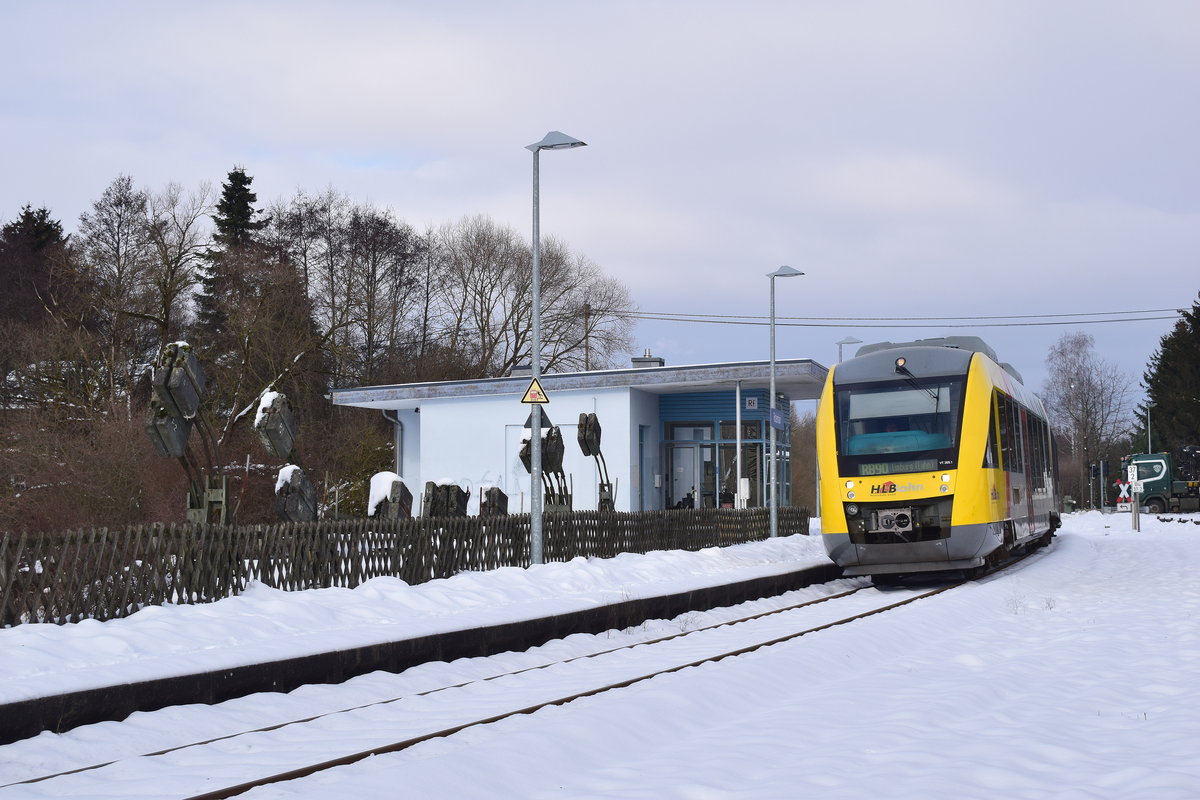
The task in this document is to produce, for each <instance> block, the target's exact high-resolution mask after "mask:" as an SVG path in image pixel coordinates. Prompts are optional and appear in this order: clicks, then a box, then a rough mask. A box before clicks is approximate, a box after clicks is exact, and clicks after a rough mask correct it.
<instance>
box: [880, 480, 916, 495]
mask: <svg viewBox="0 0 1200 800" xmlns="http://www.w3.org/2000/svg"><path fill="white" fill-rule="evenodd" d="M924 488H925V484H923V483H906V484H904V485H903V486H900V485H899V484H897V483H896V482H894V481H884V482H883V483H882V484H880V485H878V486H872V487H871V494H896V493H897V492H919V491H921V490H922V489H924Z"/></svg>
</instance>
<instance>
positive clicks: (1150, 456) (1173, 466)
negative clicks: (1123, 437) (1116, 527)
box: [1121, 445, 1200, 514]
mask: <svg viewBox="0 0 1200 800" xmlns="http://www.w3.org/2000/svg"><path fill="white" fill-rule="evenodd" d="M1177 455H1178V457H1175V456H1172V454H1171V453H1134V454H1133V455H1128V456H1124V457H1122V458H1121V471H1122V473H1124V477H1126V478H1129V477H1132V476H1131V475H1130V473H1129V468H1130V467H1136V468H1137V480H1139V481H1141V484H1142V491H1141V494H1140V496H1139V500H1140V502H1141V505H1142V506H1144V507H1145V509H1146V510H1147V511H1148V512H1149V513H1151V514H1162V513H1164V512H1168V511H1169V512H1172V513H1176V514H1178V513H1181V512H1184V511H1200V447H1197V446H1196V445H1188V446H1187V447H1183V448H1181V449H1180V451H1179V453H1178V454H1177Z"/></svg>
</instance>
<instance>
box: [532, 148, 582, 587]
mask: <svg viewBox="0 0 1200 800" xmlns="http://www.w3.org/2000/svg"><path fill="white" fill-rule="evenodd" d="M585 144H587V143H586V142H581V141H580V140H578V139H574V138H572V137H570V136H567V135H566V134H565V133H562V132H561V131H550V132H549V133H547V134H546V135H545V137H543V138H542V140H541V141H540V142H534V143H533V144H531V145H526V147H525V149H526V150H530V151H532V152H533V275H532V285H531V286H530V291H531V292H532V293H533V302H532V305H533V320H532V323H533V336H532V342H531V344H530V346H531V348H532V349H533V352H532V353H531V354H530V367H531V371H532V373H533V379H534V380H535V381H539V382H540V381H541V377H542V276H541V264H542V232H541V209H540V207H539V204H540V198H539V194H540V190H539V180H538V168H539V160H540V159H539V155H540V153H541V151H543V150H568V149H570V148H573V147H583V146H584V145H585ZM529 427H530V435H532V436H533V441H532V442H530V447H529V480H530V483H531V484H532V485H531V486H530V487H529V560H530V561H531V562H533V563H534V564H541V563H542V561H543V559H542V406H541V405H540V404H538V403H534V404H533V411H531V412H530V414H529Z"/></svg>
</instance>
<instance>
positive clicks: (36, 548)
mask: <svg viewBox="0 0 1200 800" xmlns="http://www.w3.org/2000/svg"><path fill="white" fill-rule="evenodd" d="M768 525H769V520H768V512H767V510H766V509H761V508H758V509H746V510H740V511H733V510H728V509H708V508H703V509H680V510H672V511H647V512H638V513H613V512H603V513H601V512H595V511H590V512H589V511H578V512H572V513H565V514H546V515H544V516H543V523H542V538H543V556H544V559H545V560H546V561H568V560H570V559H572V558H576V557H578V556H584V557H600V558H608V557H612V556H615V555H617V554H618V553H647V552H650V551H651V550H677V549H678V550H699V549H701V548H705V547H716V546H723V545H730V544H737V543H741V542H748V541H755V540H759V539H764V538H766V537H767V535H768ZM779 532H780V535H789V534H795V533H807V532H808V511H807V510H806V509H799V508H780V509H779ZM529 562H530V556H529V515H528V514H523V515H514V516H507V517H463V518H430V517H423V518H418V519H411V520H382V519H359V520H339V521H324V520H322V521H317V522H307V523H279V524H275V525H243V526H214V525H186V524H169V525H136V526H131V527H127V528H123V529H108V528H96V529H90V530H78V531H67V532H62V533H21V534H8V533H5V534H2V535H0V627H7V626H11V625H18V624H21V623H26V622H53V623H68V622H77V621H79V620H83V619H97V620H105V619H113V618H116V617H124V616H128V615H129V614H132V613H133V612H135V611H137V610H138V609H140V608H142V607H144V606H148V605H160V604H163V603H208V602H212V601H214V600H220V599H221V598H224V597H231V596H233V595H236V594H238V593H240V592H241V591H242V590H243V589H245V588H246V586H247V585H249V584H250V583H251V582H255V581H257V582H260V583H262V584H265V585H267V586H271V587H274V588H277V589H284V590H301V589H313V588H320V587H331V586H341V587H347V588H353V587H355V586H358V585H359V584H361V583H363V582H364V581H367V580H370V579H371V578H377V577H381V576H393V577H398V578H400V579H402V580H404V581H406V582H407V583H410V584H417V583H423V582H425V581H429V580H433V579H435V578H445V577H449V576H451V575H454V574H456V573H459V572H464V571H483V570H492V569H498V568H500V567H526V566H529Z"/></svg>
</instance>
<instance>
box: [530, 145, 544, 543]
mask: <svg viewBox="0 0 1200 800" xmlns="http://www.w3.org/2000/svg"><path fill="white" fill-rule="evenodd" d="M540 153H541V148H540V147H534V148H533V285H532V287H531V291H532V292H533V343H532V345H531V346H532V348H533V353H532V358H531V359H530V366H531V367H532V372H533V379H534V380H535V381H538V382H539V383H540V382H541V379H542V283H541V280H542V276H541V258H542V233H541V216H540V213H541V212H540V208H539V201H540V198H539V197H538V194H539V190H538V184H539V180H538V167H539V165H538V161H539V159H538V156H539V154H540ZM529 418H530V423H529V427H530V435H532V436H533V440H532V441H531V442H530V448H529V480H530V486H529V559H530V561H532V562H533V563H534V564H541V563H542V406H541V404H540V403H534V405H533V411H532V412H531V413H530V415H529Z"/></svg>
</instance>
